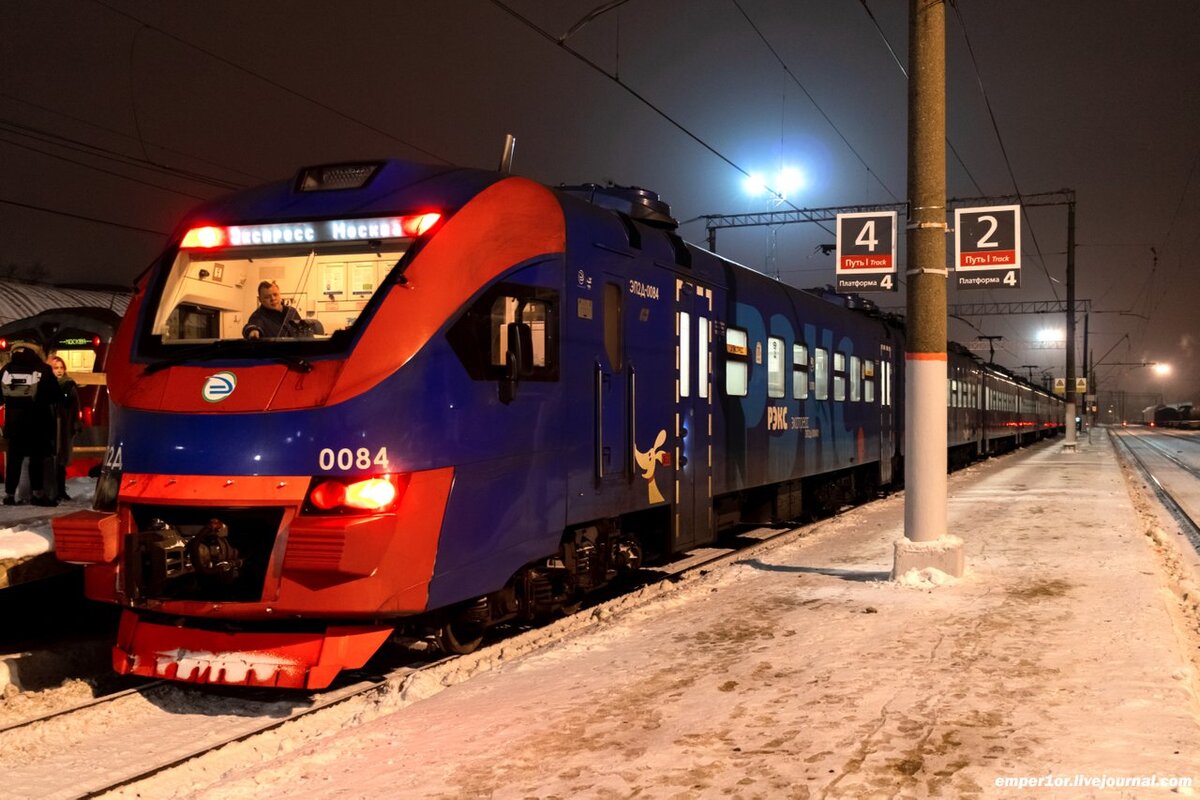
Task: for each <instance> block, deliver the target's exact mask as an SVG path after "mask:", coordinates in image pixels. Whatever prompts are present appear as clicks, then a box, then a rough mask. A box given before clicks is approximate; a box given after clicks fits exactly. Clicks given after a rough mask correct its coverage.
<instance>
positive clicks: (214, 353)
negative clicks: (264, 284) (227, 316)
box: [143, 339, 313, 375]
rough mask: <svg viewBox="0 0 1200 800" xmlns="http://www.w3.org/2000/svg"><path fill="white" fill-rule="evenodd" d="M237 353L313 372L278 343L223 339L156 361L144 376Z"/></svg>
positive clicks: (298, 370)
mask: <svg viewBox="0 0 1200 800" xmlns="http://www.w3.org/2000/svg"><path fill="white" fill-rule="evenodd" d="M235 353H236V354H238V355H241V354H243V353H246V354H251V355H254V356H257V357H259V358H269V359H272V360H275V361H282V362H283V363H284V364H286V365H287V367H288V369H290V370H293V371H295V372H306V373H307V372H312V369H313V365H312V363H311V362H309V361H308V360H306V359H303V358H300V357H298V356H294V355H291V354H290V353H288V352H286V351H283V350H280V349H279V347H278V345H277V343H274V342H264V341H262V340H261V339H221V340H219V341H216V342H209V343H208V344H200V345H194V346H192V347H186V348H184V349H182V350H180V351H179V352H177V353H173V354H172V355H170V356H168V357H166V358H164V359H162V360H161V361H155V362H154V363H153V364H150V365H148V366H147V367H146V371H145V373H143V374H145V375H153V374H154V373H155V372H159V371H161V370H164V369H166V368H167V367H174V366H177V365H179V364H183V363H186V362H188V361H211V360H213V359H217V358H221V357H222V356H226V355H233V354H235Z"/></svg>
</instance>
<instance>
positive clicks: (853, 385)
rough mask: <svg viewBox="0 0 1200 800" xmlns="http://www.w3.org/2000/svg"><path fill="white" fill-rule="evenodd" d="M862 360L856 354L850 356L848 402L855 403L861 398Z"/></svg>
mask: <svg viewBox="0 0 1200 800" xmlns="http://www.w3.org/2000/svg"><path fill="white" fill-rule="evenodd" d="M861 387H862V361H861V359H859V357H858V356H850V402H852V403H857V402H858V401H859V400H861V399H862V388H861Z"/></svg>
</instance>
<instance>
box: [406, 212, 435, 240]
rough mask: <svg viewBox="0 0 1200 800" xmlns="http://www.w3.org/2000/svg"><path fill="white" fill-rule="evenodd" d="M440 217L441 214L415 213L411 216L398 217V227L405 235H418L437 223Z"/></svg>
mask: <svg viewBox="0 0 1200 800" xmlns="http://www.w3.org/2000/svg"><path fill="white" fill-rule="evenodd" d="M441 218H442V215H441V214H435V213H430V214H417V215H415V216H411V217H401V218H400V229H401V230H402V231H404V235H405V236H420V235H421V234H423V233H425V231H427V230H429V229H430V228H432V227H433V226H434V225H436V224H437V221H438V220H439V219H441Z"/></svg>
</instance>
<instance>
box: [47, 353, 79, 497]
mask: <svg viewBox="0 0 1200 800" xmlns="http://www.w3.org/2000/svg"><path fill="white" fill-rule="evenodd" d="M46 361H47V363H49V364H50V369H51V370H52V371H53V372H54V377H55V378H57V379H58V389H59V392H60V394H61V398H60V399H59V403H58V410H57V413H56V414H55V419H56V424H55V449H54V476H55V481H56V488H57V490H58V491H57V494H56V495H55V497H56V499H58V500H70V499H71V496H70V495H69V494H67V465H68V464H70V463H71V458H72V456H73V455H74V450H75V434H76V433H78V432H79V386H78V384H76V383H75V381H74V379H72V378H71V376H70V375H68V374H67V362H65V361H63V360H62V357H61V356H50V358H48V359H46Z"/></svg>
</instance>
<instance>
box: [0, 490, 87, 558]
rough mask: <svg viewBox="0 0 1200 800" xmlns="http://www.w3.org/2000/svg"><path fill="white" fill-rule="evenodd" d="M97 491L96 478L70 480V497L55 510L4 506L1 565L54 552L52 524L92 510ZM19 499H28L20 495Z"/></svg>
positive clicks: (0, 516)
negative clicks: (81, 511) (80, 512)
mask: <svg viewBox="0 0 1200 800" xmlns="http://www.w3.org/2000/svg"><path fill="white" fill-rule="evenodd" d="M95 491H96V479H95V478H70V479H68V480H67V494H69V495H70V496H71V499H70V500H64V501H63V502H61V503H59V504H58V506H57V507H55V508H44V507H42V506H32V505H29V503H28V502H24V503H22V504H21V505H16V506H0V562H3V561H10V560H17V559H23V558H31V557H33V556H36V555H40V554H42V553H47V552H49V551H51V550H53V549H54V532H53V531H52V530H51V529H50V521H51V520H52V519H54V517H58V516H61V515H63V514H68V513H70V512H72V511H79V510H80V509H87V508H91V507H92V498H93V496H94V495H95ZM18 497H24V498H28V495H27V494H23V493H18Z"/></svg>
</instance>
